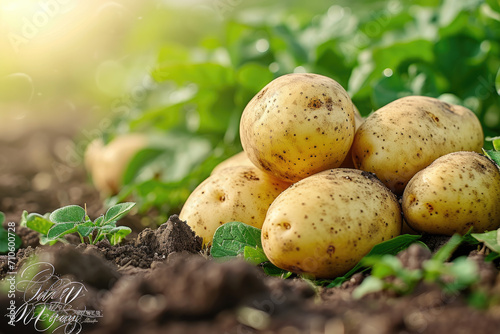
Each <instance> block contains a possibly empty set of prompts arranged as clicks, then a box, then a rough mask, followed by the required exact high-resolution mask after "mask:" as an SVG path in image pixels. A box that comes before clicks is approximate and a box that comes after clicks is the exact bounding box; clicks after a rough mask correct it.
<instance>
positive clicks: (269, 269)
mask: <svg viewBox="0 0 500 334" xmlns="http://www.w3.org/2000/svg"><path fill="white" fill-rule="evenodd" d="M262 269H263V270H264V273H265V274H266V275H268V276H274V277H281V278H283V279H287V278H288V277H290V276H291V275H293V273H292V272H291V271H286V270H283V269H281V268H278V267H276V266H275V265H274V264H272V263H271V262H265V263H263V264H262Z"/></svg>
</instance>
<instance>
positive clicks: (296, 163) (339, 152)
mask: <svg viewBox="0 0 500 334" xmlns="http://www.w3.org/2000/svg"><path fill="white" fill-rule="evenodd" d="M240 137H241V143H242V145H243V149H244V150H245V152H246V153H247V155H248V158H249V159H250V160H251V161H252V163H253V164H255V166H257V167H258V168H260V169H262V170H264V171H267V172H269V173H271V174H273V175H274V176H275V177H277V178H279V179H281V180H284V181H287V182H296V181H298V180H300V179H303V178H305V177H307V176H310V175H312V174H315V173H318V172H321V171H323V170H326V169H329V168H335V167H339V166H340V164H341V163H342V162H343V161H344V159H345V157H346V156H347V152H348V151H349V148H350V147H351V144H352V140H353V137H354V110H353V104H352V101H351V99H350V97H349V95H348V94H347V92H346V91H345V89H344V88H342V86H341V85H340V84H339V83H338V82H336V81H335V80H333V79H330V78H328V77H325V76H322V75H317V74H302V73H301V74H297V73H295V74H287V75H284V76H281V77H279V78H277V79H275V80H273V81H271V82H270V83H269V84H268V85H267V86H265V87H264V88H263V89H262V90H261V91H260V92H259V93H258V94H257V95H256V96H255V97H254V98H253V99H252V100H251V101H250V102H249V103H248V105H247V106H246V108H245V110H244V111H243V114H242V116H241V121H240Z"/></svg>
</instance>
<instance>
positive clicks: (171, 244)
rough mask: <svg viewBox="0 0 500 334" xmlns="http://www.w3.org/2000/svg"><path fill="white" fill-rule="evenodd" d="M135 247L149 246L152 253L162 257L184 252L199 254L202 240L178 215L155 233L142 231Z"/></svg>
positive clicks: (171, 217) (172, 217)
mask: <svg viewBox="0 0 500 334" xmlns="http://www.w3.org/2000/svg"><path fill="white" fill-rule="evenodd" d="M135 245H136V246H139V247H140V246H147V247H149V248H150V250H151V252H154V253H157V254H161V255H168V254H170V253H173V252H182V251H186V252H189V253H198V252H199V251H201V245H202V239H201V238H200V237H198V236H197V235H196V234H195V233H194V232H193V230H192V229H191V228H190V227H189V225H188V224H187V223H186V222H185V221H182V220H180V219H179V216H178V215H172V216H170V218H169V219H168V221H167V222H166V223H165V224H162V225H161V226H160V227H158V229H156V230H155V231H153V230H151V229H145V230H144V231H142V232H141V233H140V234H139V235H138V236H137V240H136V241H135Z"/></svg>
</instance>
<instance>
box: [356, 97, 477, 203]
mask: <svg viewBox="0 0 500 334" xmlns="http://www.w3.org/2000/svg"><path fill="white" fill-rule="evenodd" d="M482 147H483V131H482V127H481V123H480V122H479V120H478V118H477V117H476V115H475V114H474V113H473V112H472V111H470V110H469V109H467V108H465V107H462V106H457V105H451V104H448V103H446V102H442V101H439V100H438V99H435V98H430V97H423V96H408V97H404V98H401V99H398V100H396V101H394V102H392V103H389V104H388V105H386V106H384V107H382V108H380V109H379V110H377V111H375V112H374V113H373V114H371V115H370V116H368V117H367V118H366V120H365V122H364V123H363V124H362V125H361V126H360V128H359V129H358V131H357V132H356V135H355V136H354V142H353V148H352V154H353V160H354V165H355V166H356V168H359V169H361V170H365V171H368V172H372V173H375V174H376V175H377V177H378V178H379V179H380V180H381V181H382V182H383V183H384V184H385V185H386V186H387V187H389V189H391V190H392V191H393V192H395V193H396V194H398V195H401V194H402V193H403V191H404V187H405V186H406V184H407V183H408V181H409V180H410V179H411V178H412V176H413V175H415V173H417V172H418V171H419V170H421V169H423V168H425V167H427V166H428V165H430V164H431V163H432V162H433V161H434V160H435V159H437V158H439V157H440V156H443V155H445V154H447V153H451V152H457V151H476V152H481V148H482Z"/></svg>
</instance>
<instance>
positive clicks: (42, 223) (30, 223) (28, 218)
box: [21, 211, 54, 235]
mask: <svg viewBox="0 0 500 334" xmlns="http://www.w3.org/2000/svg"><path fill="white" fill-rule="evenodd" d="M25 213H26V214H25ZM21 225H22V226H25V227H28V228H30V229H32V230H33V231H36V232H38V233H40V234H42V235H47V233H49V230H50V228H51V227H52V226H54V223H53V222H51V221H50V220H48V219H47V218H46V217H44V216H42V215H40V214H38V213H30V214H27V212H26V211H24V212H23V218H22V221H21Z"/></svg>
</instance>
